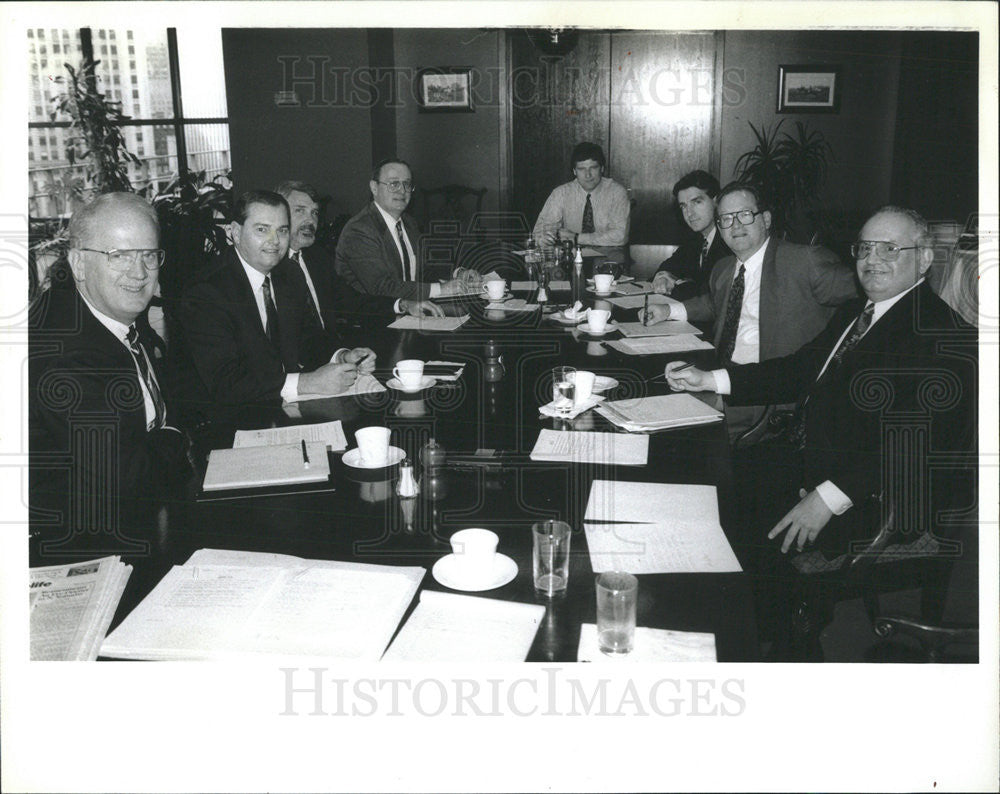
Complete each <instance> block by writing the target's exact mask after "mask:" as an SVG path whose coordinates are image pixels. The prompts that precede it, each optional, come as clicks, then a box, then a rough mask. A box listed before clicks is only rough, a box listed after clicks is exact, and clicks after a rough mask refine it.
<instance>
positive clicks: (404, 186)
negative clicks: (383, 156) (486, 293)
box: [336, 159, 480, 316]
mask: <svg viewBox="0 0 1000 794" xmlns="http://www.w3.org/2000/svg"><path fill="white" fill-rule="evenodd" d="M368 189H369V190H370V191H371V194H372V200H371V203H370V204H368V206H366V207H365V208H364V209H363V210H361V212H359V213H358V214H357V215H355V216H354V217H353V218H351V219H350V220H349V221H348V222H347V225H346V226H344V230H343V231H342V232H341V233H340V239H339V240H338V241H337V253H336V268H337V275H339V276H340V277H341V278H342V279H343V280H344V281H345V282H347V283H348V284H349V285H350V286H351V287H352V288H353V289H354V290H355V291H356V292H358V293H360V294H362V295H381V296H385V297H389V298H392V299H393V300H394V301H395V302H396V309H397V311H399V312H408V311H409V312H410V313H411V314H419V313H421V312H416V311H410V309H411V304H412V303H415V302H418V301H419V302H421V303H420V306H421V308H422V309H423V310H425V311H426V313H428V314H433V315H436V316H442V315H443V312H442V311H441V309H440V307H438V306H435V305H434V304H433V303H431V302H430V301H432V300H433V299H434V298H446V297H449V296H452V295H461V294H465V293H467V292H468V291H469V290H470V289H473V288H475V287H477V286H478V284H479V282H480V274H479V273H478V272H476V271H474V270H466V269H464V268H456V269H455V271H454V273H453V274H452V276H453V277H452V278H451V279H450V280H447V281H443V282H440V283H439V282H436V281H435V282H429V281H425V280H423V278H422V267H421V262H420V254H419V251H420V232H419V230H418V229H417V224H416V221H414V220H413V218H412V217H410V216H409V215H408V214H406V208H407V207H408V206H409V204H410V198H411V196H412V195H413V189H414V184H413V173H412V171H411V170H410V166H409V164H408V163H406V162H405V161H403V160H397V159H389V160H383V161H382V162H381V163H379V164H378V165H377V166H375V168H374V169H373V170H372V178H371V180H370V181H369V183H368Z"/></svg>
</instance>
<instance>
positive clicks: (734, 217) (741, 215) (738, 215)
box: [715, 210, 764, 229]
mask: <svg viewBox="0 0 1000 794" xmlns="http://www.w3.org/2000/svg"><path fill="white" fill-rule="evenodd" d="M763 213H764V210H740V211H739V212H724V213H722V215H720V216H719V217H718V218H717V219H716V221H715V222H716V223H717V224H718V225H719V228H720V229H728V228H729V227H730V226H732V225H733V221H739V222H740V226H749V225H750V224H751V223H753V222H754V220H755V219H756V218H757V216H758V215H762V214H763Z"/></svg>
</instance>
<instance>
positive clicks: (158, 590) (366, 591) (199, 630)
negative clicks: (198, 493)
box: [101, 550, 425, 661]
mask: <svg viewBox="0 0 1000 794" xmlns="http://www.w3.org/2000/svg"><path fill="white" fill-rule="evenodd" d="M424 573H425V569H424V568H416V567H411V568H403V567H393V566H388V565H362V564H358V563H342V562H330V561H321V560H303V559H299V558H297V557H287V556H284V555H275V554H255V553H252V552H214V551H210V550H202V551H199V552H197V553H196V554H194V555H193V556H192V557H191V559H190V560H188V562H187V563H185V564H184V565H177V566H174V567H173V568H172V569H171V570H170V572H169V573H168V574H167V575H166V576H165V577H164V578H163V579H162V580H161V581H160V583H159V584H158V585H157V586H156V587H155V588H154V589H153V592H151V593H150V594H149V595H148V596H147V597H146V598H145V599H143V601H142V603H141V604H139V606H137V607H136V608H135V609H134V610H133V611H132V613H131V614H130V615H129V616H128V617H127V618H125V620H124V621H123V622H122V624H121V625H120V626H118V628H116V629H115V630H114V631H113V632H111V634H109V635H108V637H107V639H106V640H105V641H104V644H103V645H102V646H101V654H102V655H103V656H110V657H114V658H120V659H153V660H188V659H190V660H200V659H228V658H238V657H256V656H272V657H301V656H316V657H324V658H326V659H339V660H358V661H375V660H377V659H379V658H380V657H381V656H382V653H383V652H384V651H385V647H386V645H387V644H388V643H389V640H390V638H391V637H392V635H393V632H395V630H396V628H397V626H398V625H399V621H400V620H401V619H402V617H403V614H404V613H405V612H406V608H407V606H409V603H410V601H411V600H412V598H413V594H414V593H415V592H416V590H417V587H419V585H420V581H421V580H422V579H423V576H424Z"/></svg>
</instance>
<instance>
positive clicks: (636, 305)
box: [608, 292, 680, 309]
mask: <svg viewBox="0 0 1000 794" xmlns="http://www.w3.org/2000/svg"><path fill="white" fill-rule="evenodd" d="M647 301H648V302H649V305H650V306H652V305H653V304H656V303H665V304H667V305H671V304H674V303H680V301H678V300H674V299H673V298H668V297H667V296H666V295H660V293H658V292H651V293H650V294H649V295H648V296H646V295H626V296H624V297H620V298H608V303H611V304H614V305H615V306H618V307H619V308H621V309H641V308H642V307H643V306H644V305H645V304H646V302H647Z"/></svg>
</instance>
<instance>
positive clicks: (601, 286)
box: [594, 273, 615, 295]
mask: <svg viewBox="0 0 1000 794" xmlns="http://www.w3.org/2000/svg"><path fill="white" fill-rule="evenodd" d="M614 280H615V277H614V276H612V275H611V274H610V273H598V274H597V275H595V276H594V292H599V293H601V294H602V295H606V294H607V293H609V292H611V285H612V284H613V283H614Z"/></svg>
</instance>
